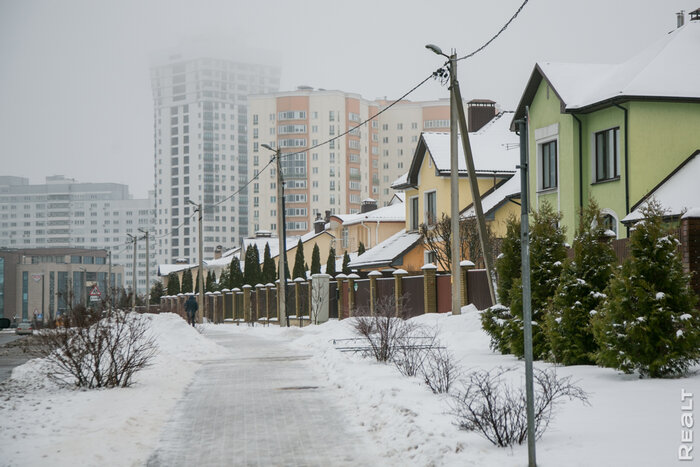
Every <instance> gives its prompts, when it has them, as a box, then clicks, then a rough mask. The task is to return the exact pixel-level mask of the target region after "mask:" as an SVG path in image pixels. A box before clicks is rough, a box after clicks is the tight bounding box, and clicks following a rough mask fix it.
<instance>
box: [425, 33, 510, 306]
mask: <svg viewBox="0 0 700 467" xmlns="http://www.w3.org/2000/svg"><path fill="white" fill-rule="evenodd" d="M425 47H426V48H427V49H430V50H432V51H433V52H435V53H436V54H438V55H442V56H443V57H446V58H447V59H448V60H449V65H448V67H449V70H450V115H451V116H450V118H451V119H452V116H453V115H455V114H456V115H457V116H458V118H457V120H458V121H459V129H460V132H461V135H462V148H463V149H464V158H465V160H466V163H467V175H469V188H470V189H471V194H472V202H473V203H474V213H475V214H476V223H477V226H478V231H479V243H480V245H481V252H482V254H483V256H484V266H485V267H486V276H487V278H488V285H489V293H490V295H491V302H492V303H494V304H495V303H496V288H495V286H494V283H493V282H494V279H495V277H496V276H495V274H494V272H493V267H492V263H491V250H490V245H489V241H488V237H487V234H486V220H485V219H484V210H483V208H482V206H481V195H480V193H479V185H478V181H477V178H476V170H475V168H474V157H473V155H472V149H471V144H470V143H469V129H468V128H467V119H466V118H465V116H464V107H463V106H462V93H461V91H460V89H459V81H457V54H456V53H455V52H452V54H451V55H450V56H447V55H445V54H444V53H442V50H441V49H440V47H438V46H436V45H433V44H428V45H426V46H425ZM456 128H457V127H456V125H455V124H454V123H453V120H450V133H451V134H450V136H451V139H450V143H451V147H450V149H451V154H450V155H451V156H452V157H453V159H451V163H452V164H454V165H452V167H451V172H452V174H451V175H452V177H453V178H454V179H456V178H457V174H456V172H457V156H456V152H457V130H456ZM450 180H452V178H451V179H450ZM451 189H452V195H453V196H452V209H453V210H454V209H455V208H454V203H455V199H454V198H455V196H454V195H455V194H456V195H457V196H459V191H458V189H455V188H454V186H451ZM457 201H458V200H457ZM457 209H459V208H457ZM454 212H455V211H453V213H452V216H453V219H452V227H451V228H452V232H453V233H452V242H453V243H452V245H453V247H452V257H453V258H454V257H455V251H454V250H455V249H459V243H457V244H456V245H457V246H454V245H455V243H454V242H455V237H456V236H457V235H459V233H458V232H459V230H458V226H459V224H457V227H455V221H454V217H455V214H454ZM456 212H457V215H459V213H458V211H456ZM457 263H459V261H457ZM456 270H459V264H457V269H456ZM452 271H453V272H452V277H453V282H454V277H455V272H454V271H455V260H454V259H453V260H452ZM452 290H453V294H452V300H453V301H452V303H453V305H452V306H453V313H454V303H455V302H454V299H455V295H456V294H455V293H454V290H455V287H453V288H452Z"/></svg>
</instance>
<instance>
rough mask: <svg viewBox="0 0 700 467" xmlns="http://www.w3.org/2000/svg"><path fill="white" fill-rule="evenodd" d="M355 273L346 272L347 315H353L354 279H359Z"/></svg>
mask: <svg viewBox="0 0 700 467" xmlns="http://www.w3.org/2000/svg"><path fill="white" fill-rule="evenodd" d="M359 278H360V276H358V275H357V274H355V273H352V274H348V315H350V317H353V316H355V312H356V311H357V310H355V281H356V280H357V279H359Z"/></svg>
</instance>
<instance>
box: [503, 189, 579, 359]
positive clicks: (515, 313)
mask: <svg viewBox="0 0 700 467" xmlns="http://www.w3.org/2000/svg"><path fill="white" fill-rule="evenodd" d="M532 219H533V223H532V227H531V233H530V293H531V298H532V301H531V309H532V323H533V325H532V355H533V358H535V359H537V360H539V359H542V358H545V357H546V356H547V355H548V354H549V344H548V342H547V338H546V336H545V334H544V331H543V326H544V321H545V315H546V313H547V303H548V301H549V299H550V298H551V297H553V296H554V292H555V290H556V288H557V284H558V281H559V276H560V275H561V271H562V268H563V262H564V261H565V260H566V246H565V245H564V240H565V237H564V230H563V229H562V227H561V226H560V225H559V221H561V213H559V212H555V211H554V208H552V205H551V204H549V203H548V202H546V201H545V202H543V203H542V205H541V206H540V209H539V211H538V212H534V213H533V215H532ZM514 287H521V280H520V279H516V281H515V282H514ZM512 290H513V289H511V292H512ZM510 300H511V307H510V309H511V315H512V318H511V319H510V321H509V323H508V324H509V327H510V329H509V331H508V334H509V336H510V352H511V353H512V354H514V355H516V356H518V357H522V356H524V354H525V342H524V341H525V338H524V331H523V303H522V293H520V294H515V293H511V297H510Z"/></svg>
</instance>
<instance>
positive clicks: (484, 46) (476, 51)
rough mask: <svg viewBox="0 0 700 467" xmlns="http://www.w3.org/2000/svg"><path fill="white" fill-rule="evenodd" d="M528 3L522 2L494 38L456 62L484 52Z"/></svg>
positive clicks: (526, 0)
mask: <svg viewBox="0 0 700 467" xmlns="http://www.w3.org/2000/svg"><path fill="white" fill-rule="evenodd" d="M528 1H529V0H525V1H523V4H522V5H520V8H518V9H517V10H516V11H515V14H514V15H513V16H511V17H510V19H509V20H508V22H507V23H506V24H504V25H503V27H502V28H501V30H500V31H498V32H497V33H496V35H495V36H493V37H492V38H491V39H489V40H488V41H486V43H485V44H484V45H482V46H481V47H479V48H478V49H476V50H475V51H474V52H472V53H470V54H467V55H465V56H464V57H459V58H458V59H457V60H458V61H459V60H465V59H467V58H471V57H473V56H474V55H476V54H478V53H479V52H481V51H482V50H484V49H485V48H486V47H488V46H489V44H491V42H493V41H495V40H496V38H497V37H498V36H500V35H501V34H502V33H503V32H504V31H505V30H506V29H508V26H510V23H512V22H513V20H514V19H515V18H517V17H518V15H519V14H520V12H521V11H522V10H523V8H524V7H525V5H526V4H527V2H528Z"/></svg>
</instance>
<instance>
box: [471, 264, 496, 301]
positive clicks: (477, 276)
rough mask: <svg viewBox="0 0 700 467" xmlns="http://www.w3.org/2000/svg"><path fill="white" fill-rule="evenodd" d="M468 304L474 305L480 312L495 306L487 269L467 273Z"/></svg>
mask: <svg viewBox="0 0 700 467" xmlns="http://www.w3.org/2000/svg"><path fill="white" fill-rule="evenodd" d="M467 303H473V304H474V306H476V307H477V308H478V309H479V310H484V309H486V308H488V307H490V306H492V305H493V303H491V293H490V292H489V283H488V282H487V278H486V270H485V269H472V270H470V271H467Z"/></svg>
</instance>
